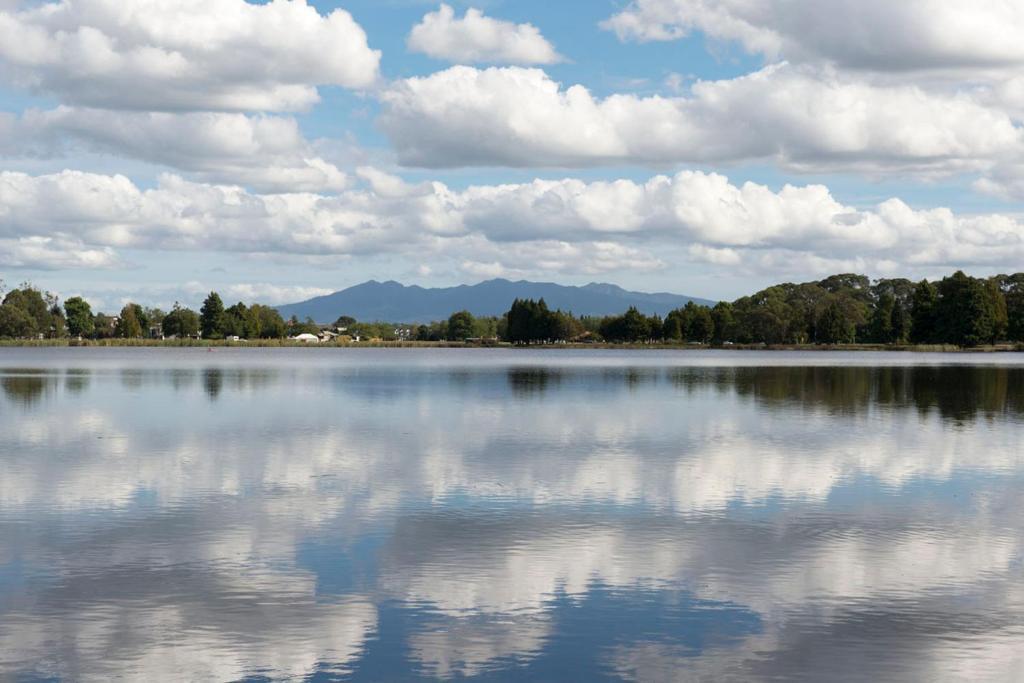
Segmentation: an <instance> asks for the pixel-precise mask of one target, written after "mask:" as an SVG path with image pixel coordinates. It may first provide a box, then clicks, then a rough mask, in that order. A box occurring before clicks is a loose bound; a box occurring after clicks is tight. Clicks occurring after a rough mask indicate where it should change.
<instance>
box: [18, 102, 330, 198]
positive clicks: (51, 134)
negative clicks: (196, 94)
mask: <svg viewBox="0 0 1024 683" xmlns="http://www.w3.org/2000/svg"><path fill="white" fill-rule="evenodd" d="M7 121H8V123H7V124H6V126H5V127H6V128H7V131H8V133H9V135H7V140H8V143H7V147H8V149H7V150H6V153H7V154H8V155H9V156H15V155H19V154H20V155H32V156H35V157H43V156H49V157H60V156H67V155H69V154H73V153H75V152H80V151H88V152H93V151H96V152H102V153H109V154H112V155H115V156H118V157H128V158H134V159H139V160H142V161H146V162H150V163H155V164H161V165H166V166H170V167H172V168H174V169H177V170H181V171H185V172H189V173H190V174H192V175H193V176H194V177H195V178H196V179H197V180H201V181H206V182H217V183H226V184H240V185H245V186H246V187H250V188H252V189H254V190H256V191H260V192H333V191H337V190H341V189H343V188H344V187H345V186H346V185H347V184H348V179H347V177H346V175H345V173H344V172H342V171H341V170H340V169H338V167H337V166H335V165H334V164H332V163H329V162H327V161H325V160H324V159H322V158H321V157H319V156H318V155H317V154H316V152H315V150H314V149H313V146H312V145H311V144H310V143H309V142H308V141H306V139H305V138H304V137H303V136H302V132H301V131H300V130H299V126H298V123H297V122H296V121H295V119H293V118H288V117H278V116H265V115H263V116H260V115H257V116H253V115H246V114H240V113H218V112H194V113H164V112H123V111H108V110H100V109H87V108H79V107H68V106H63V105H62V106H60V107H57V108H55V109H52V110H48V111H38V110H29V111H27V112H25V114H23V115H22V116H21V118H20V119H17V120H15V119H13V118H9V119H8V120H7ZM3 125H4V124H3V122H2V121H0V126H3Z"/></svg>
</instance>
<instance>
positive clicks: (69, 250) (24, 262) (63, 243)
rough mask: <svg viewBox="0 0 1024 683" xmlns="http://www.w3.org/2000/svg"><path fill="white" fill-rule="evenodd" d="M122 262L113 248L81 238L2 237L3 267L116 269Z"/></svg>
mask: <svg viewBox="0 0 1024 683" xmlns="http://www.w3.org/2000/svg"><path fill="white" fill-rule="evenodd" d="M119 265H122V262H121V260H120V259H119V258H118V256H117V254H116V253H115V252H114V250H113V249H111V248H110V247H96V248H90V247H86V246H85V245H84V244H83V243H82V241H81V240H77V239H69V238H66V237H60V236H56V237H48V236H42V235H34V236H30V237H20V238H17V239H6V238H0V266H3V267H5V268H31V269H34V270H56V269H79V268H84V269H93V268H113V267H115V266H119Z"/></svg>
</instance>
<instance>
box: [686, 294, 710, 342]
mask: <svg viewBox="0 0 1024 683" xmlns="http://www.w3.org/2000/svg"><path fill="white" fill-rule="evenodd" d="M690 304H693V302H692V301H691V302H689V303H688V304H687V307H689V306H690ZM689 318H690V320H689V323H690V324H689V326H688V327H687V331H686V338H687V339H688V340H689V341H693V342H700V343H701V344H707V343H709V342H710V341H711V339H712V338H713V337H714V336H715V320H714V318H712V317H711V309H710V308H708V307H707V306H697V305H696V304H694V305H693V310H692V311H691V312H690V315H689Z"/></svg>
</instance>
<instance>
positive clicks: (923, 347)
mask: <svg viewBox="0 0 1024 683" xmlns="http://www.w3.org/2000/svg"><path fill="white" fill-rule="evenodd" d="M3 348H168V349H175V348H178V349H182V348H210V349H214V348H282V349H307V348H312V349H321V348H328V349H421V348H422V349H464V350H465V349H545V350H548V349H550V350H585V349H601V350H619V351H692V352H701V351H712V350H714V351H815V352H821V353H825V352H837V351H838V352H850V351H858V352H870V351H873V352H892V353H1020V352H1024V344H1021V343H1005V344H994V345H984V346H975V347H959V346H954V345H952V344H905V345H898V346H897V345H885V344H834V345H826V344H768V345H765V344H728V345H713V344H671V343H669V344H662V343H652V344H612V343H605V342H601V343H592V344H579V343H564V344H531V345H525V346H520V345H514V344H509V343H499V344H467V343H465V342H419V341H378V342H372V341H371V342H348V343H333V342H332V343H321V344H309V343H304V342H295V341H290V340H278V339H265V340H258V341H238V342H235V341H223V340H197V339H189V340H177V339H166V340H160V339H102V340H75V339H41V340H10V339H7V340H0V349H3Z"/></svg>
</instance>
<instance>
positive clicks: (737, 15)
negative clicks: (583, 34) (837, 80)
mask: <svg viewBox="0 0 1024 683" xmlns="http://www.w3.org/2000/svg"><path fill="white" fill-rule="evenodd" d="M601 26H602V27H603V28H605V29H607V30H611V31H614V32H615V33H616V35H617V36H618V37H619V39H620V40H636V41H641V42H646V41H663V40H676V39H679V38H684V37H687V36H689V35H691V34H692V33H693V32H695V31H699V32H701V33H703V34H705V35H706V36H708V37H710V38H712V39H715V40H723V41H735V42H737V43H739V44H741V45H742V46H743V47H744V48H745V49H746V50H747V51H749V52H752V53H758V54H762V55H765V56H766V57H768V58H770V59H775V58H779V57H782V58H786V59H792V60H800V61H815V60H822V59H824V60H828V61H831V62H834V63H836V64H839V65H841V66H845V67H853V68H863V69H870V70H877V71H910V70H921V69H957V70H963V69H991V68H999V69H1002V68H1008V67H1009V68H1019V67H1020V66H1021V65H1022V64H1024V7H1022V6H1021V5H1019V4H1018V3H1012V2H989V1H985V2H978V1H977V0H905V1H904V2H890V1H888V0H831V1H829V2H821V1H820V0H795V1H791V2H787V3H786V5H785V8H780V7H779V5H778V3H776V2H771V1H770V0H633V2H631V3H630V4H629V5H628V6H627V7H626V8H625V9H623V10H622V11H620V12H618V13H616V14H615V15H613V16H612V17H610V18H609V19H607V20H606V21H604V22H602V23H601Z"/></svg>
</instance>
